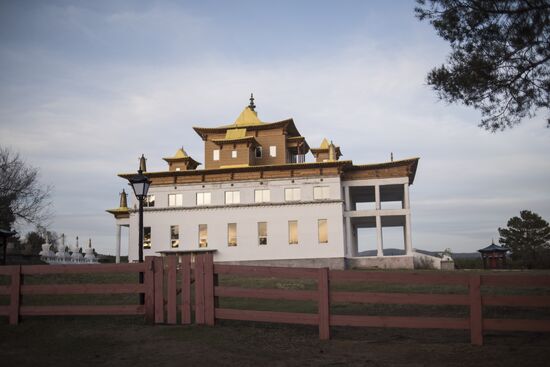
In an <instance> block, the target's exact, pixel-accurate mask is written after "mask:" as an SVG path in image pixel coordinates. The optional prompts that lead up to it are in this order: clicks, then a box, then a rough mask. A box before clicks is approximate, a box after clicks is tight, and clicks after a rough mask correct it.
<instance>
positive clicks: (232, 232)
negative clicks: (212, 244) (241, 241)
mask: <svg viewBox="0 0 550 367" xmlns="http://www.w3.org/2000/svg"><path fill="white" fill-rule="evenodd" d="M227 246H237V223H228V224H227Z"/></svg>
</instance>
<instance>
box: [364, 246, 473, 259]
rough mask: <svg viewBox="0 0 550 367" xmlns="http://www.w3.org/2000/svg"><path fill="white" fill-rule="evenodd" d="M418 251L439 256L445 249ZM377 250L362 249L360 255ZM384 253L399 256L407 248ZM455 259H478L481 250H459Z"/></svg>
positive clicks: (389, 249) (454, 254)
mask: <svg viewBox="0 0 550 367" xmlns="http://www.w3.org/2000/svg"><path fill="white" fill-rule="evenodd" d="M414 250H415V251H416V252H419V253H421V254H425V255H429V256H435V257H439V254H440V253H442V252H443V251H428V250H421V249H414ZM376 252H377V251H376V250H367V251H361V252H360V253H359V254H358V256H376ZM384 255H385V256H399V255H405V250H402V249H397V248H387V249H384ZM452 257H453V259H478V258H479V257H480V255H479V252H457V253H454V252H453V254H452Z"/></svg>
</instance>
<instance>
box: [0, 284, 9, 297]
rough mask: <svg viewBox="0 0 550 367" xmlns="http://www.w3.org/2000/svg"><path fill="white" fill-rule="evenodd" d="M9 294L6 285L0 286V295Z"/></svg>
mask: <svg viewBox="0 0 550 367" xmlns="http://www.w3.org/2000/svg"><path fill="white" fill-rule="evenodd" d="M8 294H10V287H9V286H7V285H0V295H1V296H5V295H8Z"/></svg>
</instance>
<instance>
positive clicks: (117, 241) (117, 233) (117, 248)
mask: <svg viewBox="0 0 550 367" xmlns="http://www.w3.org/2000/svg"><path fill="white" fill-rule="evenodd" d="M120 227H121V226H120V225H119V224H117V225H116V250H115V256H116V257H115V262H116V263H117V264H118V263H120V234H121V228H120Z"/></svg>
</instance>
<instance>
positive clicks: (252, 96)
mask: <svg viewBox="0 0 550 367" xmlns="http://www.w3.org/2000/svg"><path fill="white" fill-rule="evenodd" d="M248 108H250V110H251V111H255V110H254V109H255V108H256V105H255V104H254V93H250V104H249V105H248Z"/></svg>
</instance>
